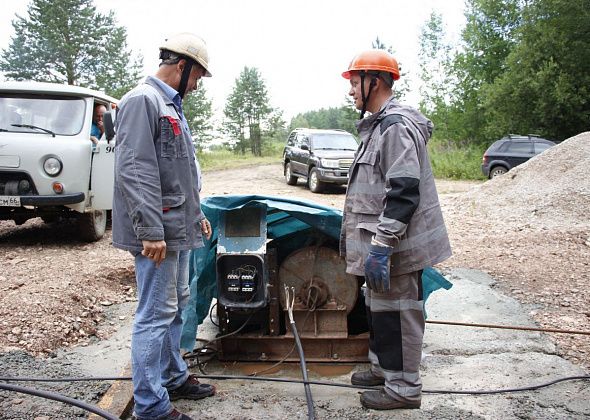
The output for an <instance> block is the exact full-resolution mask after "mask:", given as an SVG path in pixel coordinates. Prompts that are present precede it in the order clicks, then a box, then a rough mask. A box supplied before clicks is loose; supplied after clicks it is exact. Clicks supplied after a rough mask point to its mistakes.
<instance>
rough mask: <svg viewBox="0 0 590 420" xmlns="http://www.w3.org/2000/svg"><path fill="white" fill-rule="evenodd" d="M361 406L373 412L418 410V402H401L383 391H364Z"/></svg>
mask: <svg viewBox="0 0 590 420" xmlns="http://www.w3.org/2000/svg"><path fill="white" fill-rule="evenodd" d="M361 404H362V406H363V407H365V408H371V409H373V410H396V409H400V408H401V409H404V408H406V409H410V408H420V401H418V402H402V401H398V400H396V399H395V398H393V397H392V396H390V395H389V394H388V393H387V392H385V391H384V390H382V389H381V390H379V391H365V392H363V393H362V394H361Z"/></svg>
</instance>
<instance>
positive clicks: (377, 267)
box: [365, 244, 393, 293]
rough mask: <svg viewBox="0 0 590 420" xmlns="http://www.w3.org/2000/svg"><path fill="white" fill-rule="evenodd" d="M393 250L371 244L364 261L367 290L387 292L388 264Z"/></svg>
mask: <svg viewBox="0 0 590 420" xmlns="http://www.w3.org/2000/svg"><path fill="white" fill-rule="evenodd" d="M391 254H393V248H392V247H390V246H381V245H375V244H371V246H370V248H369V255H368V256H367V259H366V260H365V280H366V281H367V286H369V289H371V290H373V291H374V292H377V293H385V292H388V291H389V264H390V258H391Z"/></svg>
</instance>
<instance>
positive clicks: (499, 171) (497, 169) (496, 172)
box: [490, 166, 508, 179]
mask: <svg viewBox="0 0 590 420" xmlns="http://www.w3.org/2000/svg"><path fill="white" fill-rule="evenodd" d="M506 172H508V170H507V169H506V168H505V167H503V166H494V167H493V168H492V170H491V171H490V179H492V178H495V177H497V176H500V175H504V174H505V173H506Z"/></svg>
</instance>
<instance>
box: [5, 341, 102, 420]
mask: <svg viewBox="0 0 590 420" xmlns="http://www.w3.org/2000/svg"><path fill="white" fill-rule="evenodd" d="M0 366H1V367H2V369H1V372H2V373H1V375H2V376H9V377H27V378H31V377H46V378H62V377H74V376H77V377H80V376H84V375H83V374H82V372H81V371H80V370H79V369H78V368H77V367H76V366H73V365H72V363H71V362H70V361H69V360H67V358H64V357H59V356H56V357H53V358H47V359H40V358H35V357H33V356H31V355H30V354H28V353H26V352H24V351H20V350H17V351H11V352H8V353H2V354H0ZM11 383H12V384H14V385H20V386H24V387H28V388H35V389H40V390H46V391H51V392H54V393H59V394H63V395H65V396H68V397H71V398H75V399H77V400H80V401H84V402H87V403H91V404H96V403H97V402H98V401H99V399H100V397H101V396H102V395H103V394H104V393H105V392H106V391H107V389H108V388H109V383H106V382H57V383H45V382H11ZM88 414H89V413H88V412H86V411H84V410H82V409H79V408H76V407H72V406H69V405H66V404H63V403H60V402H57V401H52V400H48V399H44V398H41V397H35V396H31V395H25V394H20V393H15V392H8V391H0V418H1V419H14V420H29V419H30V420H49V419H73V418H86V417H87V416H88Z"/></svg>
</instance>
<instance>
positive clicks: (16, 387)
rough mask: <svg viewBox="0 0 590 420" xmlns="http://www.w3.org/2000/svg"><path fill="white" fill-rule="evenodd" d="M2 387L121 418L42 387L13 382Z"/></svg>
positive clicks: (103, 415) (1, 386)
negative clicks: (44, 389)
mask: <svg viewBox="0 0 590 420" xmlns="http://www.w3.org/2000/svg"><path fill="white" fill-rule="evenodd" d="M0 389H4V390H6V391H13V392H19V393H21V394H29V395H35V396H37V397H42V398H47V399H50V400H54V401H59V402H62V403H66V404H69V405H73V406H75V407H78V408H81V409H83V410H86V411H88V412H90V413H94V414H96V415H99V416H101V417H102V418H105V419H107V420H119V417H117V416H115V415H113V414H111V413H109V412H107V411H104V410H101V409H100V408H98V407H96V406H93V405H91V404H87V403H85V402H83V401H78V400H76V399H74V398H70V397H66V396H65V395H62V394H57V393H55V392H50V391H43V390H40V389H34V388H27V387H24V386H19V385H11V384H0Z"/></svg>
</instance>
